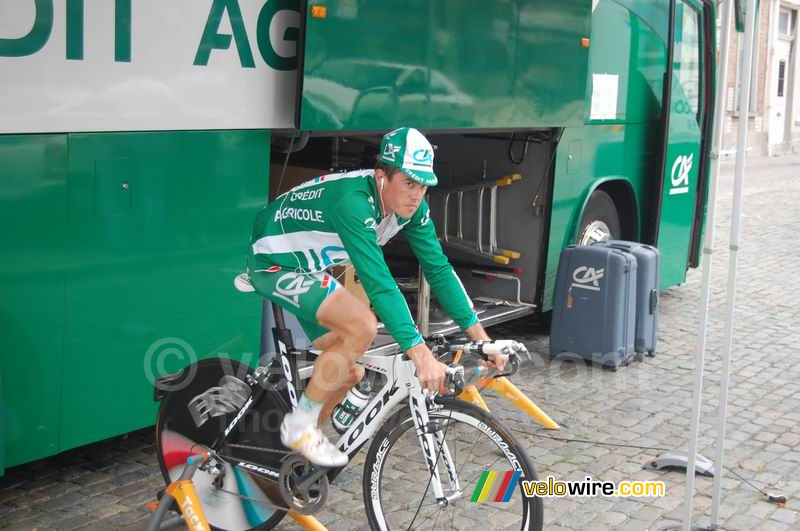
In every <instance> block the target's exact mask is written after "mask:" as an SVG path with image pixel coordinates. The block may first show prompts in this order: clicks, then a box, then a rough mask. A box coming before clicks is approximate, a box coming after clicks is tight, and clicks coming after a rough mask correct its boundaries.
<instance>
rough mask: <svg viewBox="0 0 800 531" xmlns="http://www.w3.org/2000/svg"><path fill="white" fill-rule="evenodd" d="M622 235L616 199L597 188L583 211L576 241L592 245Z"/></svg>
mask: <svg viewBox="0 0 800 531" xmlns="http://www.w3.org/2000/svg"><path fill="white" fill-rule="evenodd" d="M621 235H622V230H621V229H620V222H619V214H618V213H617V206H616V205H615V204H614V200H613V199H611V196H610V195H608V194H607V193H606V192H604V191H602V190H595V191H594V193H592V195H591V197H590V198H589V202H588V203H587V204H586V209H585V210H584V211H583V217H582V218H581V226H580V230H579V231H578V238H577V241H576V243H577V244H578V245H591V244H592V243H594V242H601V241H605V240H618V239H619V238H620V237H621Z"/></svg>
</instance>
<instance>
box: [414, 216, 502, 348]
mask: <svg viewBox="0 0 800 531" xmlns="http://www.w3.org/2000/svg"><path fill="white" fill-rule="evenodd" d="M403 234H405V236H406V239H407V240H408V243H409V244H411V249H412V250H413V251H414V254H415V255H416V257H417V260H418V261H419V263H420V265H421V266H422V270H423V271H424V272H425V278H426V279H427V280H428V283H429V284H430V285H431V290H432V291H433V292H434V293H435V294H436V298H437V299H438V300H439V303H440V304H441V305H442V307H443V308H444V311H446V312H447V314H448V315H449V316H450V317H452V318H453V320H454V321H455V322H456V324H457V325H458V326H459V327H460V328H461V329H462V330H465V331H467V333H469V330H470V329H472V330H473V332H476V333H480V332H482V331H483V327H479V328H475V329H473V327H474V326H475V325H476V324H478V315H477V314H476V313H475V309H474V308H473V306H472V301H471V300H470V299H469V297H468V296H467V292H466V291H465V290H464V286H463V285H462V284H461V280H460V279H459V278H458V276H457V275H456V272H455V271H453V266H451V265H450V262H448V261H447V257H446V256H445V255H444V252H443V251H442V246H441V245H440V244H439V240H438V238H437V237H436V229H435V228H434V226H433V221H432V220H431V218H430V211H429V210H428V203H427V201H423V202H422V204H421V205H420V206H419V208H418V209H417V211H416V212H414V215H413V216H412V217H411V220H410V221H409V222H408V223H407V224H406V225H405V227H403ZM483 334H485V332H483ZM470 338H471V339H476V340H477V339H484V338H482V337H472V336H471V335H470ZM487 338H488V337H487Z"/></svg>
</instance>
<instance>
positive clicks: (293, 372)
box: [211, 337, 461, 504]
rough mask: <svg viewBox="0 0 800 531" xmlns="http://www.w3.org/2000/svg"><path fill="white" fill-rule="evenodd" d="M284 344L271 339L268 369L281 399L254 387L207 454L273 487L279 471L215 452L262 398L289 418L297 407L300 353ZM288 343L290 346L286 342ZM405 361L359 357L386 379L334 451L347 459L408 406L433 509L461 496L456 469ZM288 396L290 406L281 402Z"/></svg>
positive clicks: (332, 472) (272, 387)
mask: <svg viewBox="0 0 800 531" xmlns="http://www.w3.org/2000/svg"><path fill="white" fill-rule="evenodd" d="M285 339H286V338H285V337H284V338H281V339H277V338H276V343H278V356H277V357H276V359H275V360H273V362H272V363H271V365H273V366H274V365H277V364H280V367H281V368H282V371H283V376H284V377H285V380H284V381H283V383H285V384H286V395H284V393H281V392H280V391H281V389H279V388H278V386H277V385H273V384H267V385H266V386H261V385H258V384H255V385H254V387H255V391H254V393H253V394H252V395H251V396H250V398H248V400H247V401H246V402H245V404H244V405H243V406H242V407H241V408H240V409H239V411H238V412H237V413H236V415H235V416H234V418H233V420H232V421H231V422H230V423H229V424H228V426H227V428H226V429H225V431H224V433H223V434H222V435H221V436H220V437H219V438H218V439H217V441H216V442H215V443H214V444H213V445H212V448H211V449H212V450H213V451H214V452H215V454H217V457H218V458H219V459H221V460H223V461H226V462H227V463H229V464H231V465H232V466H236V467H244V468H245V469H246V470H247V471H248V472H252V473H255V474H258V475H260V476H262V477H264V478H265V479H269V480H272V481H276V480H277V479H278V478H279V477H280V470H279V469H277V468H273V467H270V466H265V465H263V464H260V463H253V462H249V461H245V460H243V459H240V458H239V457H237V456H236V455H235V452H232V453H231V455H224V454H221V453H220V452H219V449H220V448H221V447H223V446H224V444H225V443H226V442H231V443H232V442H233V441H232V440H231V439H233V438H234V437H235V436H236V434H237V432H236V430H235V428H236V427H237V426H238V424H239V423H240V422H241V420H242V419H243V418H244V417H245V415H246V414H247V413H248V411H250V410H253V409H255V410H257V408H258V404H259V402H260V401H261V397H262V396H263V395H264V394H265V393H268V392H273V393H276V395H277V396H279V397H280V401H279V402H280V404H281V405H282V406H283V407H282V409H284V412H285V413H288V412H290V411H291V410H292V408H293V407H294V406H295V405H296V403H297V401H296V400H297V399H296V397H297V396H298V392H297V388H296V387H295V384H296V383H297V382H298V377H297V374H298V371H297V359H296V354H297V353H301V352H303V351H297V350H294V349H293V348H291V347H290V346H287V344H286V343H284V341H283V340H285ZM288 341H289V342H291V339H290V337H289V340H288ZM404 357H405V356H404V355H403V354H396V355H394V356H383V355H364V356H363V357H362V358H361V359H360V360H359V361H358V363H359V364H360V365H362V366H363V367H364V368H365V369H366V370H368V371H374V372H377V373H380V374H383V375H384V376H386V378H387V384H386V385H384V386H383V388H382V389H381V390H380V391H379V392H378V394H377V395H376V396H375V397H374V398H372V400H370V401H369V403H368V404H367V405H366V407H364V409H363V410H362V411H361V412H360V413H359V414H358V416H357V417H356V418H355V419H353V423H352V424H351V426H350V428H349V429H348V430H347V431H346V432H345V433H344V434H342V435H341V437H340V438H339V440H338V441H337V443H336V445H337V447H338V448H339V450H341V451H342V452H344V453H346V454H347V455H348V457H350V458H351V459H352V457H353V456H354V455H355V454H356V453H358V451H359V450H360V449H361V447H362V446H363V445H364V444H365V443H366V442H367V441H368V440H369V439H370V438H372V437H373V435H375V433H376V432H377V431H378V430H379V429H380V427H381V426H382V425H383V423H384V422H385V421H386V419H387V418H388V416H389V414H390V412H391V410H392V408H394V407H395V406H396V405H398V404H400V403H401V402H403V400H408V403H409V407H410V409H411V414H412V415H411V416H412V419H413V421H414V427H415V428H416V433H417V437H418V438H419V442H420V448H421V450H422V452H423V454H424V456H425V462H426V464H427V466H428V470H429V472H430V474H431V478H432V479H431V488H432V490H433V494H434V496H435V499H436V501H437V503H440V504H443V503H447V501H448V500H452V499H455V498H457V497H459V496H460V495H461V491H460V488H459V482H458V478H457V477H456V473H455V466H454V465H453V462H452V458H451V456H450V452H449V450H448V449H447V445H446V443H445V441H444V436H443V435H441V434H440V433H438V432H437V434H436V435H434V434H433V433H432V432H431V431H430V430H429V426H430V424H429V417H428V396H427V395H426V393H425V391H424V390H423V389H422V386H421V385H420V383H419V380H418V379H417V378H416V376H415V373H416V368H415V366H414V363H413V362H412V361H411V360H409V359H403V358H404ZM262 367H263V366H262ZM260 368H261V367H260ZM267 370H268V367H264V368H263V369H262V371H263V372H262V374H264V373H266V371H267ZM257 371H258V369H257ZM287 396H288V398H289V401H287V399H286V397H287ZM438 454H440V455H441V457H442V458H443V460H444V463H445V467H446V468H447V471H448V479H449V483H450V494H449V495H448V496H445V493H444V489H443V487H442V483H441V478H440V476H439V472H438V467H437V465H436V462H437V461H438V457H439V455H438ZM342 469H343V468H336V469H331V470H330V471H329V472H328V476H329V479H331V480H333V479H334V478H335V477H336V476H337V475H338V474H339V473H340V472H341V470H342Z"/></svg>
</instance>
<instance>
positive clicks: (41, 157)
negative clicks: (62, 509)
mask: <svg viewBox="0 0 800 531" xmlns="http://www.w3.org/2000/svg"><path fill="white" fill-rule="evenodd" d="M0 160H1V161H3V163H2V164H0V227H2V228H0V339H2V341H0V379H1V380H2V387H1V388H0V392H1V394H0V409H2V415H0V417H2V418H3V419H4V422H3V423H2V424H0V433H2V435H0V440H3V439H5V445H4V446H0V455H2V451H5V455H3V456H2V457H0V465H4V466H5V467H9V466H12V465H15V464H18V463H23V462H26V461H32V460H34V459H38V458H40V457H43V456H46V455H51V454H53V453H55V452H57V451H58V437H59V415H60V408H59V402H60V397H61V379H62V377H61V362H62V354H63V345H62V323H63V320H64V262H65V255H66V194H67V174H66V167H67V164H66V163H67V141H66V136H64V135H27V136H14V135H5V136H4V135H0ZM2 468H3V466H0V474H1V473H2Z"/></svg>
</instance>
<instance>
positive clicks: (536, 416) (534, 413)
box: [458, 377, 559, 430]
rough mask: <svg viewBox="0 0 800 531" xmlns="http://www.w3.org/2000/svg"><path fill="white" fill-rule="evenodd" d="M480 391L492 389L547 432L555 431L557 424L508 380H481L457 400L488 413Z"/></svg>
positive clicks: (465, 390) (463, 392)
mask: <svg viewBox="0 0 800 531" xmlns="http://www.w3.org/2000/svg"><path fill="white" fill-rule="evenodd" d="M478 388H480V389H494V390H495V391H497V392H498V393H500V394H501V395H503V396H504V397H506V398H508V399H509V400H510V401H511V403H512V404H514V405H515V406H517V407H518V408H520V409H521V410H522V411H524V412H525V413H527V414H528V415H530V416H531V417H532V418H533V420H535V421H536V422H538V423H539V424H541V425H542V426H544V427H545V428H547V429H548V430H557V429H558V428H559V426H558V424H557V423H556V422H555V421H554V420H553V419H551V418H550V416H549V415H548V414H547V413H545V412H544V411H542V410H541V409H540V408H539V406H537V405H536V404H534V403H533V402H532V401H531V399H529V398H528V397H527V396H525V394H524V393H523V392H522V391H520V390H519V389H517V386H515V385H514V384H512V383H511V382H510V381H509V380H508V378H505V377H500V378H481V379H480V380H478V383H477V384H476V385H471V386H469V387H467V388H466V389H464V390H463V391H462V392H461V394H460V395H458V398H460V399H461V400H463V401H465V402H469V403H470V404H475V405H476V406H478V407H480V408H482V409H485V410H486V411H489V408H488V407H487V406H486V402H485V401H484V400H483V397H481V394H480V392H479V391H478Z"/></svg>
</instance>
